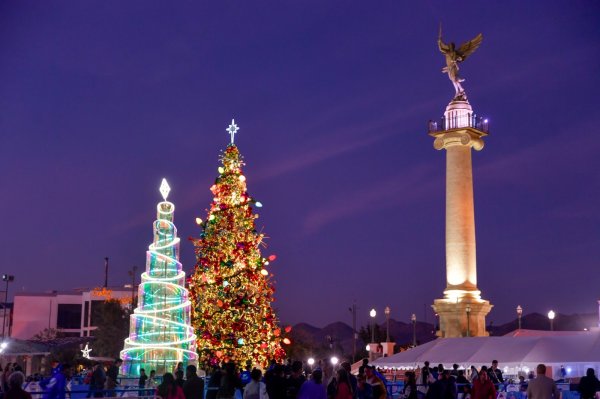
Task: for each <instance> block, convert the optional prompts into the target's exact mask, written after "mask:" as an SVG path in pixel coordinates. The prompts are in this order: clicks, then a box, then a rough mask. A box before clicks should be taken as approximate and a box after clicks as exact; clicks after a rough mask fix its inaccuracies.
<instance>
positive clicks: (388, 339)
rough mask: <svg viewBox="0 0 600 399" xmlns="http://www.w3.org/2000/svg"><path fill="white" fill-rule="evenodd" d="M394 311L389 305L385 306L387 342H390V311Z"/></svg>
mask: <svg viewBox="0 0 600 399" xmlns="http://www.w3.org/2000/svg"><path fill="white" fill-rule="evenodd" d="M391 312H392V310H391V309H390V307H389V306H386V307H385V310H384V313H385V322H386V327H385V331H386V335H385V336H386V338H385V342H390V313H391Z"/></svg>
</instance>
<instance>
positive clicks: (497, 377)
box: [488, 360, 504, 385]
mask: <svg viewBox="0 0 600 399" xmlns="http://www.w3.org/2000/svg"><path fill="white" fill-rule="evenodd" d="M488 375H489V377H490V380H491V381H492V383H493V384H494V385H498V384H502V383H504V378H503V377H502V370H500V369H499V368H498V361H497V360H493V361H492V367H491V368H490V369H488Z"/></svg>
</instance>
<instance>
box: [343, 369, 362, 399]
mask: <svg viewBox="0 0 600 399" xmlns="http://www.w3.org/2000/svg"><path fill="white" fill-rule="evenodd" d="M340 367H341V368H343V369H344V370H346V373H347V374H348V379H349V380H350V388H352V392H353V393H354V397H356V387H357V386H358V380H357V379H356V377H355V376H354V374H352V365H351V364H350V362H342V364H341V365H340Z"/></svg>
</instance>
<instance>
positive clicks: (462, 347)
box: [373, 330, 600, 378]
mask: <svg viewBox="0 0 600 399" xmlns="http://www.w3.org/2000/svg"><path fill="white" fill-rule="evenodd" d="M494 359H496V360H498V362H499V367H500V368H502V369H504V372H505V373H506V374H507V375H517V374H518V373H527V372H529V370H535V367H536V366H537V365H538V364H539V363H544V364H546V366H549V367H551V369H552V372H553V375H554V377H555V378H560V377H561V376H560V368H561V366H563V365H564V367H565V369H566V371H567V377H568V378H570V377H581V376H583V375H585V371H586V370H587V368H589V367H591V368H593V369H595V370H596V373H597V374H598V371H599V370H600V331H581V332H579V331H570V332H565V331H557V332H543V331H540V332H537V331H528V330H521V331H519V332H515V333H511V334H509V335H506V336H502V337H472V338H439V339H436V340H434V341H431V342H428V343H426V344H424V345H421V346H417V347H416V348H413V349H409V350H407V351H404V352H400V353H397V354H395V355H393V356H390V357H383V358H379V359H377V360H375V361H374V362H373V364H374V365H376V366H377V367H384V368H397V369H415V368H417V367H422V366H423V363H424V362H425V361H429V362H430V364H431V366H434V365H437V364H439V363H441V364H443V365H444V367H447V368H450V367H451V366H452V364H454V363H456V364H458V365H460V366H461V367H464V368H468V367H470V366H471V365H474V366H475V367H477V368H479V367H481V366H482V365H486V366H489V365H490V364H491V363H492V360H494Z"/></svg>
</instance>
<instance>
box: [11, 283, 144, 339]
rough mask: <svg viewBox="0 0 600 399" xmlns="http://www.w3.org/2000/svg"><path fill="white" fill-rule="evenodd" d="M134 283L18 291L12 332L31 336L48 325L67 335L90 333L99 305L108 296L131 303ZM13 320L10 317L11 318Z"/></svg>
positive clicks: (26, 336) (126, 303) (12, 333)
mask: <svg viewBox="0 0 600 399" xmlns="http://www.w3.org/2000/svg"><path fill="white" fill-rule="evenodd" d="M133 292H134V291H132V289H131V287H130V286H129V287H127V286H126V287H109V288H94V289H76V290H73V291H69V292H57V291H53V292H47V293H16V294H15V297H14V310H13V317H12V325H11V326H10V328H8V331H10V334H7V335H9V336H10V337H12V338H17V339H31V338H33V337H34V336H35V335H36V334H38V333H41V332H42V331H44V330H46V329H55V330H57V331H59V332H61V333H62V334H63V335H65V336H71V337H87V336H90V335H92V331H93V330H95V329H96V328H97V322H96V320H95V316H94V315H95V313H96V311H95V310H96V309H97V308H98V307H99V306H100V305H101V303H102V302H103V301H105V300H107V299H118V300H119V301H121V303H122V304H123V306H131V301H132V299H133V295H132V293H133ZM9 320H10V318H9Z"/></svg>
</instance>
